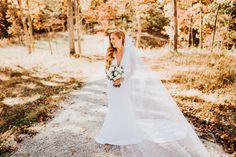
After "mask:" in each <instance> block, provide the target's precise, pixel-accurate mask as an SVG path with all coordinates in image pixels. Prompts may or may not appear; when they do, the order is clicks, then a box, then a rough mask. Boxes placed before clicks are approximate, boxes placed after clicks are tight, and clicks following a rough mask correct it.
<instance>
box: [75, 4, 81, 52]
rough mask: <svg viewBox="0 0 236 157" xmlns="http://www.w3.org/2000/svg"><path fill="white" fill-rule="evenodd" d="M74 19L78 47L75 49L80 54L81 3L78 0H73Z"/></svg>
mask: <svg viewBox="0 0 236 157" xmlns="http://www.w3.org/2000/svg"><path fill="white" fill-rule="evenodd" d="M75 17H76V18H75V19H76V27H77V45H78V49H77V53H79V54H80V55H81V53H82V50H81V41H80V40H81V39H80V36H81V34H80V33H81V27H80V24H81V5H80V0H75Z"/></svg>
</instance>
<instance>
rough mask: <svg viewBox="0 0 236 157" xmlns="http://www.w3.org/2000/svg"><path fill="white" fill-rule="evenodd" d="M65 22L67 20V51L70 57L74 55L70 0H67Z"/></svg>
mask: <svg viewBox="0 0 236 157" xmlns="http://www.w3.org/2000/svg"><path fill="white" fill-rule="evenodd" d="M67 7H68V9H67V20H68V32H69V51H70V55H74V54H75V44H74V23H73V7H72V2H71V0H67Z"/></svg>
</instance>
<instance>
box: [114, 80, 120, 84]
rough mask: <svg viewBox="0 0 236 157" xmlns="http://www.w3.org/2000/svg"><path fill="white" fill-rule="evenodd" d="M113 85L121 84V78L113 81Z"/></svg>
mask: <svg viewBox="0 0 236 157" xmlns="http://www.w3.org/2000/svg"><path fill="white" fill-rule="evenodd" d="M113 84H114V85H120V84H121V79H117V80H114V81H113Z"/></svg>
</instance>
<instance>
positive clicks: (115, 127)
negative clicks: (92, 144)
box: [95, 51, 142, 145]
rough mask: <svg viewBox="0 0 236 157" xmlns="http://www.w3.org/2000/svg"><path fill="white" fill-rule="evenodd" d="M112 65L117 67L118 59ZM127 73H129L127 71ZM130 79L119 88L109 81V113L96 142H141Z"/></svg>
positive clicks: (122, 143) (120, 143)
mask: <svg viewBox="0 0 236 157" xmlns="http://www.w3.org/2000/svg"><path fill="white" fill-rule="evenodd" d="M126 53H128V52H126V51H124V55H123V57H122V60H121V63H120V64H121V65H122V66H124V69H127V68H126V67H125V65H124V62H126V59H127V58H126V57H125V56H126ZM111 64H112V65H117V60H116V58H115V59H113V61H112V63H111ZM125 73H127V71H125ZM130 86H131V82H130V79H129V78H127V79H125V80H124V81H123V82H122V84H121V86H120V87H119V88H117V87H114V86H113V82H112V81H110V80H108V81H107V98H108V112H107V115H106V118H105V120H104V123H103V127H102V129H101V133H100V135H99V136H98V137H96V139H95V140H96V141H97V142H98V143H102V144H113V145H126V144H134V143H138V142H140V141H141V138H140V136H141V135H142V133H141V132H140V129H139V128H138V126H137V125H136V123H135V119H134V116H135V115H134V114H133V112H132V106H131V95H130V92H129V91H130Z"/></svg>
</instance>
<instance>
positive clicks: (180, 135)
mask: <svg viewBox="0 0 236 157" xmlns="http://www.w3.org/2000/svg"><path fill="white" fill-rule="evenodd" d="M125 48H126V49H128V51H127V52H128V53H127V54H126V57H127V59H128V62H126V63H127V64H129V65H128V67H129V70H128V71H129V73H128V75H126V76H125V79H131V81H130V82H131V87H130V93H129V94H130V96H131V102H132V111H133V113H134V115H135V122H136V123H137V125H138V127H139V128H140V130H141V134H140V139H141V140H140V142H139V143H135V144H131V145H121V146H120V150H121V154H122V156H124V157H208V156H209V154H208V152H207V150H206V148H205V147H204V146H203V144H202V142H201V141H200V139H199V138H198V136H197V135H196V133H195V132H194V130H193V128H192V127H191V125H190V123H188V121H187V120H186V118H185V117H184V115H183V114H182V112H181V111H180V110H179V108H178V106H177V104H176V102H175V101H174V100H173V98H172V97H171V95H170V93H169V92H168V91H167V89H166V88H165V87H164V85H163V84H162V82H161V80H160V78H159V76H158V73H157V72H154V71H152V70H151V68H150V67H148V66H147V65H146V64H145V63H144V62H143V61H142V59H141V58H140V57H139V56H138V54H137V52H136V49H135V46H134V44H133V42H132V40H131V38H130V37H129V36H128V35H127V34H126V36H125ZM104 75H105V73H104ZM100 76H101V75H100ZM98 77H99V76H98ZM104 77H105V76H104ZM121 116H122V115H121ZM114 125H115V124H114Z"/></svg>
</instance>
